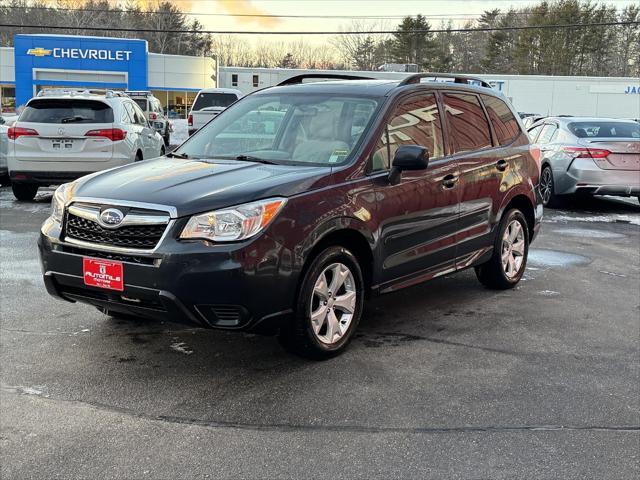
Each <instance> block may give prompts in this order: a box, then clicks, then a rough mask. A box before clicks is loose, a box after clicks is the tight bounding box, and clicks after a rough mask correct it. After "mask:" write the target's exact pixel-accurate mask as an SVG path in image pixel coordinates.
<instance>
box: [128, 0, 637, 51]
mask: <svg viewBox="0 0 640 480" xmlns="http://www.w3.org/2000/svg"><path fill="white" fill-rule="evenodd" d="M120 1H122V0H120ZM170 1H172V2H173V3H175V4H176V5H179V6H180V8H181V9H182V10H183V11H185V13H191V14H194V16H196V17H197V18H198V19H199V20H200V22H201V23H202V24H203V25H204V27H205V29H208V30H234V31H243V30H244V31H247V30H254V31H255V30H259V31H264V30H269V31H305V32H311V31H322V30H325V31H326V30H340V29H344V28H346V27H348V26H349V25H351V24H352V22H353V21H359V22H363V24H365V25H369V26H370V28H371V27H372V26H375V27H376V28H378V29H394V28H395V26H396V25H397V24H398V23H399V22H400V21H401V19H402V17H403V16H406V15H417V14H422V15H425V16H427V17H429V22H430V23H431V25H432V28H437V27H438V26H439V25H440V24H441V22H442V21H443V20H445V21H448V20H449V19H452V20H454V26H462V24H464V23H465V21H466V20H470V19H474V18H477V16H478V15H479V14H481V13H482V12H483V11H485V10H491V9H494V8H500V9H502V10H507V9H508V8H509V7H510V6H512V5H513V6H515V7H524V6H527V5H535V4H537V3H539V1H531V0H484V1H479V0H170ZM138 2H139V3H140V4H141V5H144V4H145V3H146V2H150V3H154V2H155V0H138ZM637 2H638V0H605V1H600V2H598V3H606V4H609V5H614V6H616V7H618V8H622V7H624V6H626V5H630V4H634V3H637ZM212 14H245V15H246V14H268V15H303V16H304V15H329V16H344V17H345V18H264V17H262V18H260V17H233V16H216V15H212ZM350 16H376V17H381V18H380V19H379V20H376V19H352V18H349V17H350ZM260 38H261V37H257V39H260ZM265 38H269V39H270V40H280V39H283V38H286V39H288V40H295V39H297V38H299V37H297V36H286V37H285V36H283V37H280V36H277V37H272V36H268V37H267V36H265ZM304 38H305V39H306V40H308V41H311V42H313V43H318V42H324V41H326V37H322V36H311V35H309V36H305V37H304ZM248 39H249V40H253V41H255V40H256V37H253V38H248Z"/></svg>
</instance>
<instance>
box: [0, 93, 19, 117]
mask: <svg viewBox="0 0 640 480" xmlns="http://www.w3.org/2000/svg"><path fill="white" fill-rule="evenodd" d="M15 111H16V88H15V87H4V86H2V87H0V112H1V113H14V112H15Z"/></svg>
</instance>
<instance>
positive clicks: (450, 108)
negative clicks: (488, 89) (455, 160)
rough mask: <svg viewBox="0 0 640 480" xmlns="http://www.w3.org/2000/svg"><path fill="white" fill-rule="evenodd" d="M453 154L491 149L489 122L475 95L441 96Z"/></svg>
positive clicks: (450, 94)
mask: <svg viewBox="0 0 640 480" xmlns="http://www.w3.org/2000/svg"><path fill="white" fill-rule="evenodd" d="M443 97H444V109H445V112H446V117H447V121H448V123H449V126H450V129H451V137H452V146H453V151H454V153H460V152H468V151H473V150H480V149H482V148H487V147H491V133H490V130H489V122H488V121H487V117H486V116H485V114H484V111H483V110H482V107H481V106H480V101H479V100H478V97H476V96H475V95H465V94H453V93H448V94H446V95H443Z"/></svg>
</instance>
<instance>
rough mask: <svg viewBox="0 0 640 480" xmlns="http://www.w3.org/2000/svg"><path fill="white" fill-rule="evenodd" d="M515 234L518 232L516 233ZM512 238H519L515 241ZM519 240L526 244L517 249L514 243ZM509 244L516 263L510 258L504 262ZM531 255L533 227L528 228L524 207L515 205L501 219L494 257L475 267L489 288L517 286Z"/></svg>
mask: <svg viewBox="0 0 640 480" xmlns="http://www.w3.org/2000/svg"><path fill="white" fill-rule="evenodd" d="M518 225H519V228H520V229H519V230H518ZM514 234H515V236H513V235H514ZM512 238H513V239H514V240H515V241H512V240H511V239H512ZM519 242H522V244H521V246H520V247H519V248H518V249H517V250H516V249H515V248H513V247H514V246H515V245H516V244H517V243H519ZM505 248H506V249H508V251H509V254H508V255H509V257H510V258H511V257H512V258H513V263H511V262H509V261H507V264H506V265H505V264H503V253H504V252H505ZM518 253H519V254H518ZM528 255H529V229H528V228H527V220H526V218H525V217H524V215H523V214H522V212H521V211H520V210H517V209H511V210H509V211H508V212H506V213H505V215H504V216H503V218H502V221H501V222H500V227H499V228H498V234H497V235H496V240H495V243H494V246H493V255H492V257H491V259H490V260H489V261H488V262H486V263H484V264H482V265H479V266H477V267H476V268H475V270H476V276H477V277H478V280H479V281H480V283H482V284H483V285H484V286H485V287H487V288H491V289H494V290H507V289H510V288H513V287H515V286H516V285H517V284H518V282H519V281H520V279H521V278H522V275H524V270H525V268H526V267H527V257H528Z"/></svg>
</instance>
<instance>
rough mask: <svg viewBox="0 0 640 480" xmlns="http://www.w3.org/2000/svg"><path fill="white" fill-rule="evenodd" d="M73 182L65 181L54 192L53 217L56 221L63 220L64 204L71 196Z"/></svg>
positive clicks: (52, 200) (52, 202)
mask: <svg viewBox="0 0 640 480" xmlns="http://www.w3.org/2000/svg"><path fill="white" fill-rule="evenodd" d="M72 186H73V183H63V184H62V185H60V186H59V187H58V188H56V191H55V192H54V193H53V198H52V199H51V218H52V219H53V220H55V221H56V222H61V221H62V215H63V214H64V206H65V204H66V203H67V200H68V199H69V198H70V197H71V192H72V190H73V188H71V187H72Z"/></svg>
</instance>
